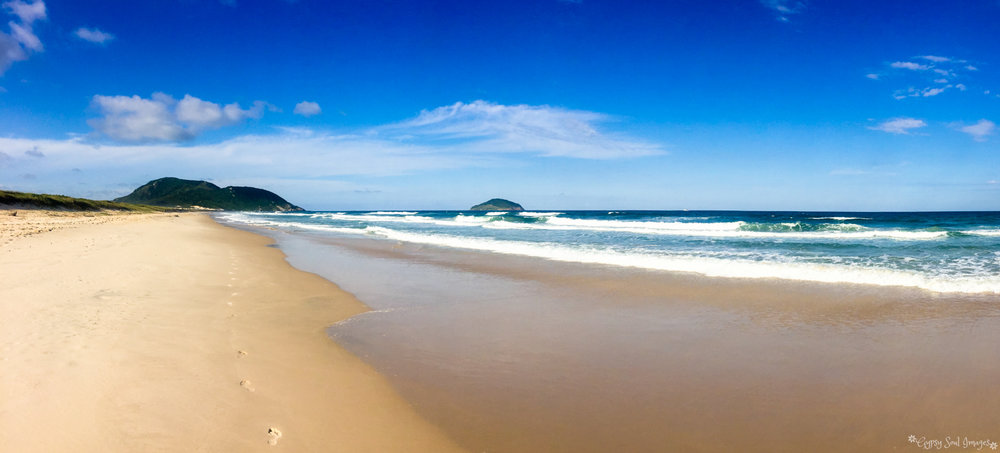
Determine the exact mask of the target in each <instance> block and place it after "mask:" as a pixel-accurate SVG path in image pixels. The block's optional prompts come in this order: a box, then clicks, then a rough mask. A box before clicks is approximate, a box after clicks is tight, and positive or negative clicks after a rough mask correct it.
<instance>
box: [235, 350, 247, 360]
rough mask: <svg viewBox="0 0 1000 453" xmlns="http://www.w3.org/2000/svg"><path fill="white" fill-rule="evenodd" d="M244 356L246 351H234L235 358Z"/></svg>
mask: <svg viewBox="0 0 1000 453" xmlns="http://www.w3.org/2000/svg"><path fill="white" fill-rule="evenodd" d="M246 356H247V352H246V351H236V357H237V358H240V359H242V358H244V357H246Z"/></svg>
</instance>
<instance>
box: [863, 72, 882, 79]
mask: <svg viewBox="0 0 1000 453" xmlns="http://www.w3.org/2000/svg"><path fill="white" fill-rule="evenodd" d="M865 77H868V78H869V79H872V80H878V77H879V76H878V74H874V73H873V74H865Z"/></svg>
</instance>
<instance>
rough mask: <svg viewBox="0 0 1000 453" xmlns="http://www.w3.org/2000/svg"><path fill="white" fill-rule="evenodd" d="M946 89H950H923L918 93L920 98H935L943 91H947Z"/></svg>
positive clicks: (949, 86)
mask: <svg viewBox="0 0 1000 453" xmlns="http://www.w3.org/2000/svg"><path fill="white" fill-rule="evenodd" d="M948 88H951V85H948V86H945V87H940V88H924V89H923V90H922V91H920V96H922V97H925V98H926V97H931V96H937V95H939V94H941V93H944V90H947V89H948Z"/></svg>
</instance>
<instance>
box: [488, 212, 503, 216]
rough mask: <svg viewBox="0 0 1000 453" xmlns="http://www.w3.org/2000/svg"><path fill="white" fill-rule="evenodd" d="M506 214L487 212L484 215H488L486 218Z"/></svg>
mask: <svg viewBox="0 0 1000 453" xmlns="http://www.w3.org/2000/svg"><path fill="white" fill-rule="evenodd" d="M506 214H507V211H496V212H487V213H486V215H488V216H498V215H506Z"/></svg>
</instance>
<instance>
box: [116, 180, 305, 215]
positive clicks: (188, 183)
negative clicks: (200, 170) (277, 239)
mask: <svg viewBox="0 0 1000 453" xmlns="http://www.w3.org/2000/svg"><path fill="white" fill-rule="evenodd" d="M115 201H119V202H126V203H142V204H149V205H154V206H167V207H180V208H206V209H223V210H229V211H301V210H302V208H300V207H298V206H295V205H293V204H291V203H289V202H287V201H285V199H284V198H281V197H279V196H278V195H276V194H275V193H273V192H269V191H267V190H264V189H258V188H255V187H234V186H230V187H219V186H217V185H215V184H212V183H210V182H207V181H193V180H188V179H180V178H160V179H156V180H153V181H150V182H148V183H146V184H143V185H142V186H141V187H139V188H138V189H135V191H133V192H132V193H130V194H128V195H126V196H124V197H121V198H117V199H115Z"/></svg>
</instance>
